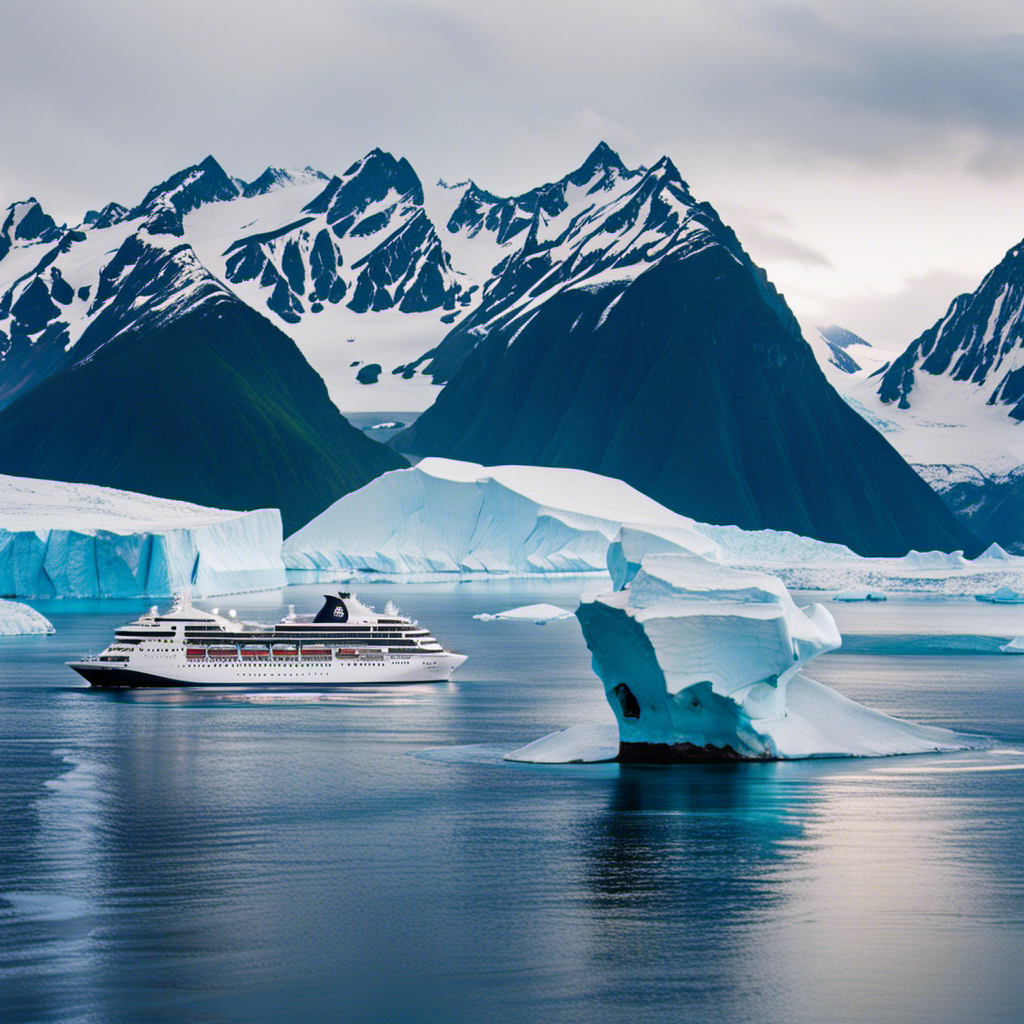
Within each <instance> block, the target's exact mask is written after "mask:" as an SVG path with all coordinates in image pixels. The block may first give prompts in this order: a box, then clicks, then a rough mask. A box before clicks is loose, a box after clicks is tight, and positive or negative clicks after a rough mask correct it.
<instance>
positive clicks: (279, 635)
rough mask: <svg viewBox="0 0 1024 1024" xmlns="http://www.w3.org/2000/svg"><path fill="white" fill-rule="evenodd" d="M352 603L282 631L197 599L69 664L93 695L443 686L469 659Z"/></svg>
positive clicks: (400, 621) (398, 619)
mask: <svg viewBox="0 0 1024 1024" xmlns="http://www.w3.org/2000/svg"><path fill="white" fill-rule="evenodd" d="M392 611H393V608H392V606H391V605H390V604H389V606H388V609H387V610H386V612H385V614H384V615H378V614H377V612H375V611H374V610H373V609H372V608H368V607H367V606H366V605H364V604H361V603H360V602H359V601H357V600H356V599H355V598H354V597H352V595H350V594H346V593H341V594H339V595H338V596H337V597H334V596H333V595H326V597H325V601H324V606H323V607H322V608H321V609H320V611H319V612H317V614H316V615H296V614H295V610H294V608H290V609H289V613H288V615H286V616H285V617H284V618H283V619H282V620H281V621H280V622H278V623H277V624H276V625H274V626H259V625H255V624H253V623H248V622H240V621H238V620H236V619H233V618H226V617H224V616H222V615H218V614H217V613H216V611H213V612H204V611H202V610H200V609H199V608H195V607H193V606H192V602H191V601H190V599H189V597H188V595H183V596H181V597H179V598H177V600H176V601H175V604H174V607H173V608H171V610H170V611H168V612H164V613H163V614H161V613H160V612H159V611H158V609H157V608H156V606H154V607H153V608H151V609H150V610H149V611H148V612H147V613H146V614H145V615H143V616H142V617H141V618H139V619H136V620H135V622H131V623H129V624H128V625H127V626H123V627H121V628H120V629H118V630H116V631H115V633H114V642H113V643H112V644H111V645H110V646H109V647H108V648H107V649H106V650H105V651H103V652H102V653H101V654H98V655H95V656H94V657H91V658H87V659H85V660H83V661H69V662H67V664H68V666H69V667H70V668H73V669H74V670H75V671H76V672H77V673H78V674H79V675H80V676H82V677H83V678H85V679H86V680H88V682H89V683H90V684H91V685H92V686H101V687H129V686H131V687H135V686H235V687H238V686H243V687H263V686H266V687H273V688H277V687H289V686H313V687H319V686H361V685H365V684H381V683H427V682H444V681H446V680H447V679H448V678H449V677H450V676H451V674H452V672H453V671H454V670H455V669H456V668H458V667H459V665H461V664H462V663H463V662H464V661H465V660H466V656H465V655H464V654H454V653H452V652H451V651H446V650H445V649H444V648H443V647H442V646H441V645H440V644H439V643H438V642H437V640H436V639H435V638H434V637H433V636H432V635H431V634H430V633H429V631H427V630H425V629H423V628H422V627H420V626H419V625H417V623H415V622H412V621H411V620H410V619H407V618H405V617H404V616H402V615H399V614H398V613H397V612H394V614H388V613H389V612H392Z"/></svg>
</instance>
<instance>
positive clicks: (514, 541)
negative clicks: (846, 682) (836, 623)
mask: <svg viewBox="0 0 1024 1024" xmlns="http://www.w3.org/2000/svg"><path fill="white" fill-rule="evenodd" d="M673 552H674V553H684V554H685V553H690V554H698V555H702V556H703V557H704V558H706V559H709V560H711V561H715V562H720V563H722V564H731V565H737V566H743V567H745V568H748V569H753V570H757V571H762V572H768V573H770V574H772V575H775V576H778V577H779V578H780V579H781V580H782V582H783V583H784V584H785V585H786V586H787V587H788V588H789V589H790V590H830V591H844V590H867V591H869V592H870V593H872V594H878V593H881V592H883V591H886V590H889V591H894V590H899V591H917V592H925V593H934V594H944V595H946V596H963V595H967V594H975V593H978V592H980V591H984V590H989V591H991V590H992V589H993V588H994V587H996V586H999V585H1004V586H1013V587H1016V588H1017V589H1024V557H1020V556H1014V555H1007V554H1006V553H1005V552H1002V553H1001V552H1000V551H999V550H995V549H989V551H988V552H986V554H985V555H983V556H981V557H979V558H977V559H975V560H974V561H973V562H970V561H967V560H966V559H964V558H963V556H962V553H960V552H953V553H951V554H946V553H944V552H925V553H923V554H922V553H920V552H910V553H909V554H908V555H907V556H905V557H903V558H864V557H862V556H860V555H857V554H856V553H855V552H853V551H851V550H850V549H849V548H847V547H844V546H843V545H842V544H832V543H829V542H826V541H820V540H815V539H814V538H812V537H802V536H800V535H799V534H795V533H787V532H785V531H778V530H741V529H740V528H739V527H737V526H715V525H711V524H708V523H700V522H696V521H694V520H692V519H689V518H687V517H686V516H682V515H678V514H676V513H675V512H672V511H671V510H669V509H667V508H665V507H664V506H663V505H660V504H658V502H656V501H654V500H652V499H651V498H648V497H646V496H645V495H643V494H641V493H640V492H639V491H637V490H635V489H634V488H632V487H630V486H629V485H628V484H625V483H623V482H622V481H621V480H616V479H613V478H612V477H606V476H601V475H600V474H597V473H589V472H585V471H584V470H578V469H563V468H553V467H547V466H489V467H488V466H481V465H478V464H476V463H472V462H459V461H456V460H454V459H441V458H427V459H423V460H422V461H421V462H420V463H419V464H418V465H416V466H415V467H413V468H411V469H401V470H393V471H391V472H389V473H385V474H383V475H382V476H380V477H378V478H377V479H375V480H373V481H371V482H370V483H369V484H367V485H366V486H365V487H363V488H361V489H360V490H358V491H353V492H352V493H351V494H347V495H345V496H344V497H343V498H341V499H340V500H339V501H337V502H335V503H334V504H333V505H332V506H331V507H330V508H328V509H327V510H325V511H324V512H323V513H321V514H320V515H319V516H317V518H316V519H314V520H313V521H312V522H310V523H308V524H307V525H306V526H304V527H303V528H302V529H301V530H299V531H297V532H296V533H294V534H293V535H292V536H291V537H289V538H288V540H287V541H286V542H285V545H284V550H283V558H284V562H285V565H286V566H287V567H288V568H290V569H298V570H323V571H325V572H326V573H329V574H332V576H333V578H335V579H336V578H337V575H336V574H337V573H339V572H340V573H346V574H355V573H359V572H374V573H383V574H387V575H390V576H396V577H400V576H408V575H416V576H418V577H420V578H424V577H432V578H438V577H441V578H443V574H447V573H459V574H471V573H508V574H516V575H519V574H525V575H539V574H544V573H565V572H599V571H602V570H604V569H607V571H608V572H610V573H611V576H612V580H613V582H614V587H615V589H616V590H619V589H621V588H622V587H623V586H624V585H625V584H626V583H628V582H629V581H630V580H631V579H632V578H633V577H634V576H635V575H636V573H637V572H638V571H639V566H640V563H641V561H642V560H643V558H644V557H645V556H646V555H648V554H657V553H662V554H670V553H673Z"/></svg>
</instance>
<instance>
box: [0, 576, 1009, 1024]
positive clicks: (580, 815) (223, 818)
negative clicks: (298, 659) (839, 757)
mask: <svg viewBox="0 0 1024 1024" xmlns="http://www.w3.org/2000/svg"><path fill="white" fill-rule="evenodd" d="M320 589H321V588H305V587H293V588H289V590H288V591H278V592H274V593H271V594H265V595H245V596H240V597H237V598H233V599H231V600H230V601H229V600H226V599H222V600H220V601H219V602H203V604H204V605H205V606H207V607H208V606H209V605H210V604H211V603H216V604H219V605H220V607H221V608H222V609H224V608H226V607H228V606H231V607H235V608H236V609H237V611H238V613H239V614H240V615H242V616H251V617H253V618H257V619H262V620H269V619H271V618H272V617H273V616H275V615H277V614H278V613H279V612H281V611H282V610H283V609H284V607H285V605H286V604H287V603H295V604H296V605H298V606H299V608H300V610H306V609H311V608H312V607H313V605H315V604H316V600H317V595H318V594H319V593H320ZM580 589H581V584H580V582H579V581H578V580H571V579H570V580H556V581H551V582H548V583H535V582H518V583H490V584H463V585H458V584H453V585H434V586H386V585H378V586H372V587H371V586H367V587H364V588H362V590H361V596H363V598H364V599H367V600H369V601H371V602H373V603H375V604H376V605H377V606H378V607H382V606H383V604H384V603H385V602H386V601H387V600H388V599H389V598H394V599H395V600H396V601H397V603H398V604H399V605H400V607H401V608H402V609H403V610H404V611H406V612H407V613H409V614H412V615H413V616H414V617H418V618H420V619H421V621H423V623H424V624H425V625H427V626H428V627H429V628H430V629H432V630H433V631H434V632H435V634H436V635H437V636H438V637H439V638H440V639H441V640H442V642H444V643H445V644H446V645H448V646H451V647H453V648H455V649H457V650H461V651H464V652H465V653H468V654H469V655H470V660H469V661H468V662H467V663H466V665H465V666H464V667H463V668H462V669H460V670H459V671H458V672H457V673H456V676H455V680H454V681H453V682H452V683H450V684H447V685H434V686H411V687H404V688H393V689H385V688H380V689H372V690H369V689H368V690H360V691H349V692H335V693H327V694H324V693H313V694H308V695H304V696H296V695H286V696H285V697H277V698H269V697H268V696H267V695H249V696H247V695H245V694H240V693H234V694H224V693H215V692H210V691H207V692H205V693H198V692H183V691H175V690H171V691H166V692H152V693H130V694H117V693H111V694H106V693H100V692H93V691H90V690H88V689H85V688H83V687H81V686H80V685H79V683H78V681H77V677H76V676H74V674H73V673H71V671H70V670H69V669H66V668H64V667H63V664H62V663H63V661H64V660H65V659H67V658H71V657H74V656H77V655H79V654H81V653H84V652H87V651H91V650H96V649H98V648H100V647H102V646H104V645H105V643H106V642H107V641H108V639H109V637H110V635H111V633H112V631H113V629H114V628H115V627H116V626H118V625H120V624H122V623H123V622H125V621H127V620H128V619H129V618H131V617H134V615H135V614H137V613H138V612H139V611H141V610H142V609H143V608H144V607H145V605H144V604H143V603H132V602H123V603H106V604H102V605H100V604H93V605H88V604H85V603H82V602H65V603H63V604H57V603H54V604H50V605H48V606H42V605H40V606H39V607H40V608H41V609H42V610H44V611H45V612H46V613H47V614H48V615H50V616H51V618H52V619H53V621H54V624H55V625H56V627H57V630H58V632H57V634H56V635H55V636H52V637H23V638H5V639H3V640H0V1020H2V1021H4V1022H5V1024H7V1022H12V1024H13V1022H23V1021H69V1022H70V1021H74V1022H80V1021H81V1022H103V1024H110V1022H133V1024H134V1022H181V1021H212V1022H216V1021H225V1022H234V1021H285V1020H288V1021H314V1022H315V1021H359V1022H361V1021H396V1020H409V1021H416V1022H433V1021H438V1022H441V1021H444V1022H462V1021H495V1020H497V1021H516V1022H519V1021H524V1022H525V1021H559V1022H562V1021H565V1022H577V1021H578V1022H581V1024H584V1022H586V1024H599V1022H604V1021H608V1022H616V1024H619V1022H623V1021H629V1022H646V1021H651V1022H654V1021H659V1022H662V1021H704V1020H709V1019H712V1020H718V1021H725V1022H732V1021H735V1022H747V1021H750V1022H754V1021H757V1022H759V1024H760V1022H764V1021H788V1022H808V1024H812V1022H813V1024H823V1022H831V1021H835V1022H878V1024H900V1022H908V1024H909V1022H915V1024H916V1022H929V1024H942V1022H956V1024H963V1022H967V1021H970V1022H1016V1024H1019V1022H1020V1021H1021V1020H1022V1019H1024V658H1015V657H1006V656H1003V657H893V656H886V655H856V656H855V655H841V654H836V655H829V656H826V657H825V658H822V659H819V661H818V662H817V663H816V664H815V666H814V669H815V670H814V671H812V673H811V674H812V675H813V676H814V677H815V678H817V679H819V680H821V681H822V682H825V683H828V684H829V685H832V686H834V687H836V688H837V689H839V690H841V691H842V692H843V693H845V694H847V695H848V696H850V697H852V698H854V699H857V700H862V701H864V702H866V703H868V704H871V705H872V706H875V707H878V708H881V709H882V710H885V711H889V712H891V713H894V714H899V715H904V716H907V717H911V718H914V719H916V720H918V721H921V722H926V723H929V724H937V725H944V726H952V727H955V728H958V729H962V730H968V731H974V732H982V733H986V734H988V735H989V736H992V737H994V738H995V741H996V742H995V745H994V746H993V747H991V748H990V749H986V750H982V751H977V752H972V753H967V754H958V755H951V756H950V755H947V756H918V757H912V758H892V759H881V760H863V761H853V760H849V761H818V762H803V763H790V764H758V765H733V766H719V767H699V766H695V767H677V768H650V769H644V768H637V767H628V768H620V767H618V766H617V765H591V766H584V765H566V766H530V765H517V764H511V763H508V762H502V761H501V760H500V755H501V754H502V753H504V752H506V751H508V750H510V749H512V748H514V747H515V746H518V745H520V744H522V743H524V742H527V741H529V740H531V739H535V738H537V737H538V736H540V735H542V734H544V733H546V732H549V731H551V730H552V729H554V728H559V727H563V726H566V725H571V724H574V723H577V722H581V721H597V720H607V719H610V712H609V711H608V709H607V707H606V705H605V702H604V697H603V695H602V692H601V687H600V684H599V682H598V681H597V679H596V677H594V676H593V675H592V673H591V671H590V668H589V658H588V655H587V651H586V649H585V647H584V645H583V642H582V638H581V635H580V631H579V628H578V626H577V624H576V622H575V620H571V621H568V622H563V623H551V624H549V625H547V626H544V627H538V626H534V625H533V624H531V623H515V622H490V623H481V622H477V621H474V620H473V618H472V615H473V614H474V613H477V612H480V611H492V612H493V611H498V610H501V609H502V608H506V607H510V606H514V605H518V604H527V603H533V602H535V601H549V602H552V603H555V604H562V605H563V606H565V607H568V608H572V607H574V606H575V595H576V594H577V593H578V592H579V590H580ZM830 607H831V608H832V610H833V612H834V614H835V615H836V617H837V620H838V621H839V624H840V627H841V628H846V629H848V630H855V631H860V632H864V633H870V634H882V633H885V632H893V631H895V632H899V633H901V634H907V633H914V632H915V631H916V632H929V631H935V632H950V633H952V632H955V633H965V632H969V631H972V630H973V631H977V632H988V633H992V634H998V635H1003V634H1005V635H1013V634H1014V633H1016V632H1018V631H1019V632H1021V633H1024V628H1021V629H1020V630H1018V629H1017V623H1016V621H1015V620H1014V619H1012V617H1011V614H1012V615H1020V617H1021V620H1022V621H1021V623H1020V625H1021V626H1022V627H1024V609H1017V610H1016V611H1014V612H1012V613H1011V610H1008V609H994V610H993V609H991V608H989V607H987V606H983V605H979V604H977V602H941V603H938V604H936V603H932V602H903V603H900V602H889V604H888V606H881V605H879V606H875V605H872V606H845V607H844V606H841V605H832V606H830ZM993 615H995V616H996V618H993ZM894 623H895V625H894Z"/></svg>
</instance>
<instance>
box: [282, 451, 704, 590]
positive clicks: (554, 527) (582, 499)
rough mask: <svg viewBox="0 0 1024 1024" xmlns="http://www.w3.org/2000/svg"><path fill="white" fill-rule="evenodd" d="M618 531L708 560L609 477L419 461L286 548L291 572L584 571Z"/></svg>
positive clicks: (688, 533) (323, 517)
mask: <svg viewBox="0 0 1024 1024" xmlns="http://www.w3.org/2000/svg"><path fill="white" fill-rule="evenodd" d="M623 524H627V525H632V526H636V527H645V528H646V529H647V531H648V532H652V533H659V532H665V533H667V534H668V535H669V536H670V537H671V539H672V541H673V542H674V543H675V544H676V545H678V544H681V543H686V542H687V541H688V542H689V543H690V544H691V545H692V549H693V550H696V551H701V552H707V553H712V552H714V551H716V550H717V546H716V545H715V543H714V541H711V540H708V538H706V537H704V536H702V535H701V534H699V533H698V532H697V531H696V530H695V529H694V527H695V524H694V522H693V520H692V519H687V518H686V517H685V516H680V515H677V514H676V513H674V512H671V511H669V510H668V509H667V508H665V507H664V506H663V505H659V504H658V502H656V501H654V500H653V499H651V498H648V497H647V496H646V495H644V494H641V493H640V492H639V491H637V490H635V489H634V488H632V487H630V486H629V485H628V484H626V483H623V482H622V481H621V480H615V479H613V478H611V477H606V476H601V475H599V474H597V473H588V472H585V471H584V470H581V469H553V468H550V467H546V466H491V467H485V466H479V465H477V464H476V463H472V462H458V461H455V460H453V459H439V458H428V459H423V461H422V462H420V463H419V464H418V465H416V466H414V467H413V468H412V469H400V470H394V471H392V472H390V473H385V474H384V475H383V476H380V477H378V478H377V479H376V480H372V481H371V482H370V483H368V484H367V485H366V486H365V487H362V488H360V489H359V490H358V491H353V492H352V493H351V494H346V495H345V496H344V497H343V498H340V499H339V500H338V501H336V502H335V503H334V504H333V505H332V506H331V507H330V508H328V509H327V510H326V511H324V512H322V513H321V514H320V515H319V516H317V517H316V519H314V520H313V521H312V522H311V523H309V524H308V525H307V526H305V527H303V528H302V529H301V530H299V531H298V532H297V533H295V534H293V535H292V536H291V537H289V538H288V540H287V541H286V542H285V545H284V560H285V564H286V565H287V566H288V567H289V568H295V569H351V570H360V569H362V570H373V571H377V572H395V573H422V572H473V571H483V572H523V573H538V572H582V571H593V570H601V569H604V568H605V565H606V556H607V551H608V545H609V543H611V541H612V539H613V538H614V537H615V535H616V534H617V533H618V531H619V530H620V529H621V527H622V526H623Z"/></svg>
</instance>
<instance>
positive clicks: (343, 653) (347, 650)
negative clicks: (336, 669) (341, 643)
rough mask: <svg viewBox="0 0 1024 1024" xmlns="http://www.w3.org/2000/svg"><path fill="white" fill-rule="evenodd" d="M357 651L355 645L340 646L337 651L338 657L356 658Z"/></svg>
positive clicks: (335, 653) (335, 654)
mask: <svg viewBox="0 0 1024 1024" xmlns="http://www.w3.org/2000/svg"><path fill="white" fill-rule="evenodd" d="M357 653H358V652H357V651H356V649H355V648H354V647H339V648H338V649H337V650H336V651H335V652H334V656H335V657H336V658H354V657H356V655H357Z"/></svg>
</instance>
